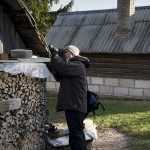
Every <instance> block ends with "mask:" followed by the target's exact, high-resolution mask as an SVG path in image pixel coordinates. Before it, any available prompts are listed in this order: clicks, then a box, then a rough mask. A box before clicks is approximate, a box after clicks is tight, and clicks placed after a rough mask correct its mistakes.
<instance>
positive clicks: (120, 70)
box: [83, 54, 150, 79]
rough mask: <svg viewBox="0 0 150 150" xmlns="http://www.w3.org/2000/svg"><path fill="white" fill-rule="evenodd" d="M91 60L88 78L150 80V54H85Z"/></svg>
mask: <svg viewBox="0 0 150 150" xmlns="http://www.w3.org/2000/svg"><path fill="white" fill-rule="evenodd" d="M83 55H84V56H87V57H88V58H89V59H90V62H91V67H90V68H89V69H88V71H87V73H88V76H95V77H111V78H112V77H114V78H125V79H150V75H149V74H150V60H149V58H150V55H149V54H132V55H131V54H83Z"/></svg>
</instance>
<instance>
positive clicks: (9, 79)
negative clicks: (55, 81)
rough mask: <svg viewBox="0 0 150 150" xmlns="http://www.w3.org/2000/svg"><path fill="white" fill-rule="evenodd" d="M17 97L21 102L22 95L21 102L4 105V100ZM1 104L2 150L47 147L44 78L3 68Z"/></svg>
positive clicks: (30, 149) (33, 149)
mask: <svg viewBox="0 0 150 150" xmlns="http://www.w3.org/2000/svg"><path fill="white" fill-rule="evenodd" d="M14 99H16V101H17V99H18V102H19V99H21V106H20V104H19V103H18V104H19V105H15V104H14V106H12V107H4V105H3V104H4V103H3V102H4V101H5V102H6V101H8V100H12V101H13V100H14ZM5 104H6V103H5ZM7 104H8V103H7ZM10 105H12V103H11V104H10ZM5 106H6V105H5ZM19 106H20V108H19ZM1 107H2V108H3V109H1V111H0V150H13V149H16V150H44V149H46V141H47V138H46V135H45V133H44V132H43V131H44V123H45V121H47V95H46V89H45V80H44V79H38V78H30V77H26V76H25V75H24V74H18V75H11V74H8V73H5V72H0V108H1ZM2 110H3V111H2Z"/></svg>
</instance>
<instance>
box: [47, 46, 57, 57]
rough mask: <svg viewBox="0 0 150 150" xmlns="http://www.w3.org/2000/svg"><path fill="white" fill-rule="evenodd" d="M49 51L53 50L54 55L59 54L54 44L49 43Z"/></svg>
mask: <svg viewBox="0 0 150 150" xmlns="http://www.w3.org/2000/svg"><path fill="white" fill-rule="evenodd" d="M49 51H50V52H51V54H52V56H55V55H58V49H57V48H56V47H54V46H53V45H49Z"/></svg>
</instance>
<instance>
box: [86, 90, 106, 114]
mask: <svg viewBox="0 0 150 150" xmlns="http://www.w3.org/2000/svg"><path fill="white" fill-rule="evenodd" d="M99 105H101V107H102V109H103V111H105V108H104V106H103V105H102V103H101V102H100V101H99V96H98V95H97V94H96V93H94V92H92V91H89V90H88V89H87V114H88V113H89V112H93V115H95V110H97V109H98V108H99Z"/></svg>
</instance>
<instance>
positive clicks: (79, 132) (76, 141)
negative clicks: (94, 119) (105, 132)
mask: <svg viewBox="0 0 150 150" xmlns="http://www.w3.org/2000/svg"><path fill="white" fill-rule="evenodd" d="M65 115H66V121H67V124H68V129H69V145H70V148H71V150H87V145H86V141H85V135H84V132H83V129H84V125H83V120H84V119H85V116H86V113H83V112H79V111H75V110H65Z"/></svg>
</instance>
